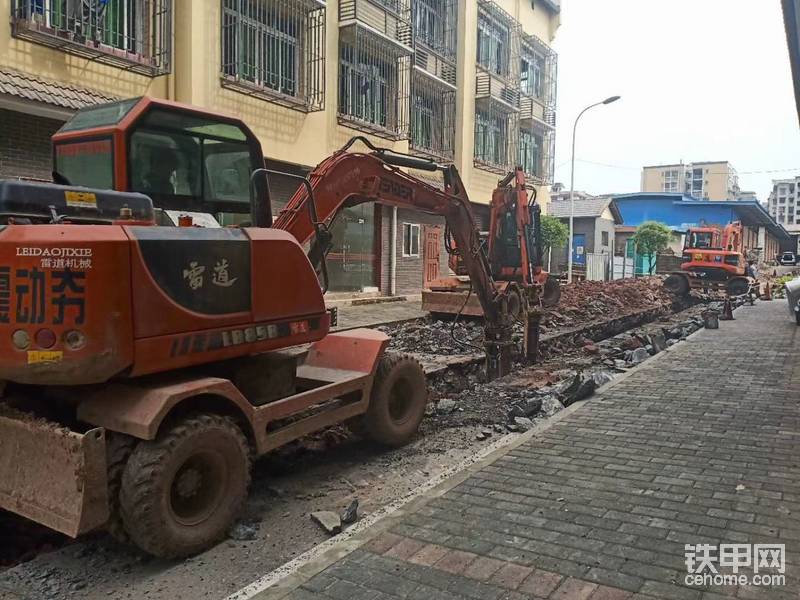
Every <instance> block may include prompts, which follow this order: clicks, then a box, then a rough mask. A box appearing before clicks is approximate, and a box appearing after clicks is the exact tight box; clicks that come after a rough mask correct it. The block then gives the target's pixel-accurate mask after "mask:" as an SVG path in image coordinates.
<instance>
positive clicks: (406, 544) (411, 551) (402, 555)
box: [384, 538, 425, 560]
mask: <svg viewBox="0 0 800 600" xmlns="http://www.w3.org/2000/svg"><path fill="white" fill-rule="evenodd" d="M424 547H425V543H424V542H420V541H419V540H412V539H410V538H401V539H400V541H398V542H397V543H396V544H394V545H393V546H392V547H391V548H389V549H388V550H387V551H386V552H384V554H385V555H386V556H389V557H391V558H399V559H400V560H407V559H409V558H411V557H412V556H414V555H415V554H416V553H417V552H419V551H420V550H422V549H423V548H424Z"/></svg>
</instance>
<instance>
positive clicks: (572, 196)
mask: <svg viewBox="0 0 800 600" xmlns="http://www.w3.org/2000/svg"><path fill="white" fill-rule="evenodd" d="M619 99H620V96H611V97H610V98H606V99H605V100H603V101H602V102H596V103H595V104H592V105H590V106H587V107H586V108H584V109H583V110H582V111H581V112H580V114H578V116H577V118H576V119H575V125H574V127H573V128H572V172H571V174H570V181H569V246H568V247H567V283H572V244H573V238H574V235H575V136H576V134H577V133H578V121H580V120H581V117H582V116H583V115H584V113H585V112H586V111H587V110H589V109H592V108H594V107H595V106H602V105H603V104H611V103H612V102H616V101H617V100H619Z"/></svg>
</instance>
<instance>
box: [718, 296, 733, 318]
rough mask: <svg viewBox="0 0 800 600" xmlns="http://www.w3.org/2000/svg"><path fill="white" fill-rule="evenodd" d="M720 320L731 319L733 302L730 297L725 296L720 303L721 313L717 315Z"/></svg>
mask: <svg viewBox="0 0 800 600" xmlns="http://www.w3.org/2000/svg"><path fill="white" fill-rule="evenodd" d="M719 320H720V321H733V304H732V303H731V299H730V298H725V304H723V305H722V314H721V315H720V316H719Z"/></svg>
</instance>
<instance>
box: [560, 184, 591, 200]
mask: <svg viewBox="0 0 800 600" xmlns="http://www.w3.org/2000/svg"><path fill="white" fill-rule="evenodd" d="M569 196H570V193H569V190H567V189H564V184H563V183H554V184H553V187H551V188H550V202H563V201H565V200H569ZM595 197H596V196H593V195H592V194H590V193H589V192H584V191H581V190H575V192H574V198H575V201H576V202H578V201H579V200H592V199H593V198H595Z"/></svg>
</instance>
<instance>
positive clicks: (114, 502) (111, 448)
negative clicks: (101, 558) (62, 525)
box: [106, 431, 136, 543]
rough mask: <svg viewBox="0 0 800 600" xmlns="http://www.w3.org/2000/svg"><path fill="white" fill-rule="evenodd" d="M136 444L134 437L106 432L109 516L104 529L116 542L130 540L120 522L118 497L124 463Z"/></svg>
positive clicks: (120, 514)
mask: <svg viewBox="0 0 800 600" xmlns="http://www.w3.org/2000/svg"><path fill="white" fill-rule="evenodd" d="M135 445H136V439H135V438H132V437H131V436H129V435H123V434H121V433H116V432H113V431H109V432H107V433H106V469H107V470H108V504H109V512H110V513H111V516H110V517H109V518H108V523H107V524H106V529H107V530H108V533H110V534H111V537H113V538H114V539H115V540H117V541H118V542H122V543H126V542H129V541H130V538H129V537H128V533H127V532H126V531H125V524H124V523H123V522H122V510H121V507H120V502H119V497H120V488H122V473H123V472H124V471H125V465H126V464H127V462H128V458H129V457H130V455H131V453H132V452H133V448H134V446H135Z"/></svg>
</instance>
